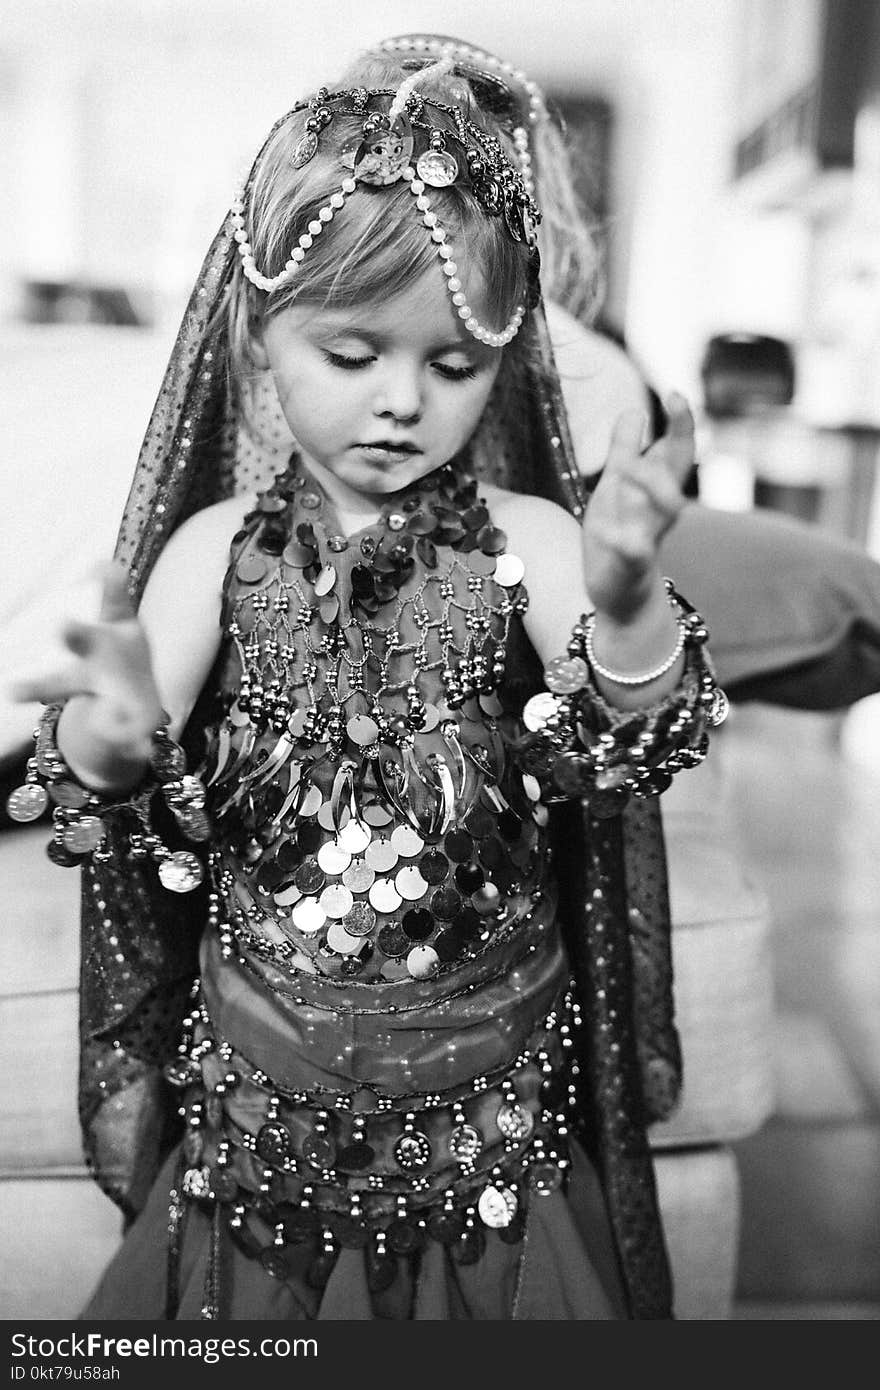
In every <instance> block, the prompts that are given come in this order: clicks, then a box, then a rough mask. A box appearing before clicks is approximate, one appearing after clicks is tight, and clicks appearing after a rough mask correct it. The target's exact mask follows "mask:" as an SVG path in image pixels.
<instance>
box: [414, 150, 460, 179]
mask: <svg viewBox="0 0 880 1390" xmlns="http://www.w3.org/2000/svg"><path fill="white" fill-rule="evenodd" d="M416 173H417V174H418V176H419V178H420V179H421V180H422V183H426V184H427V185H428V187H429V188H448V187H449V185H450V184H452V183H455V180H456V179H457V178H458V161H457V160H456V159H455V158H454V157H453V155H451V154H449V152H448V151H447V150H425V152H424V154H420V155H419V158H418V161H417V163H416Z"/></svg>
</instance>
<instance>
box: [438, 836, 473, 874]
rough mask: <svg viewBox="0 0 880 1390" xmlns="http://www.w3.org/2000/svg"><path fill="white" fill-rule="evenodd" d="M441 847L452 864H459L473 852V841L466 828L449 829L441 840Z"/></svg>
mask: <svg viewBox="0 0 880 1390" xmlns="http://www.w3.org/2000/svg"><path fill="white" fill-rule="evenodd" d="M443 848H444V849H445V850H446V853H447V854H448V855H449V858H450V859H451V860H452V862H453V864H460V863H462V862H463V861H464V860H466V859H470V857H471V855H472V854H473V852H474V842H473V839H472V838H471V836H470V835H469V834H468V832H467V831H466V830H450V831H449V833H448V834H447V836H446V838H445V839H444V841H443ZM478 886H479V885H478Z"/></svg>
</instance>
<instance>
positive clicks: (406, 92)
mask: <svg viewBox="0 0 880 1390" xmlns="http://www.w3.org/2000/svg"><path fill="white" fill-rule="evenodd" d="M383 46H384V45H383ZM459 47H460V46H459ZM433 56H434V55H433V53H432V54H431V57H432V58H433ZM454 63H455V55H454V54H453V53H451V52H450V53H441V54H438V55H437V61H436V62H431V63H430V64H429V65H428V66H425V67H421V68H419V69H418V70H417V71H415V72H413V73H411V74H410V76H409V77H407V78H406V79H405V80H404V81H403V82H402V83H401V85H400V87H398V89H397V91H396V92H393V93H391V92H387V91H367V90H366V89H364V88H356V89H354V90H351V91H345V92H337V93H334V94H332V95H331V93H329V92H328V91H327V90H326V88H322V89H321V90H320V91H319V92H318V93H317V94H316V96H315V97H314V98H313V99H312V100H311V101H310V102H309V103H308V105H309V108H310V110H311V113H312V114H311V116H310V117H309V119H308V120H307V122H306V130H305V133H304V135H303V137H302V138H301V139H300V141H299V143H298V144H297V146H296V149H295V150H294V154H293V162H294V164H295V165H296V166H297V167H302V166H303V165H305V164H307V163H308V161H309V160H310V159H311V158H312V157H313V155H314V153H315V151H316V150H317V147H318V135H319V133H320V131H321V129H323V127H324V126H326V125H328V124H329V123H330V120H331V119H332V114H333V113H332V110H331V103H332V104H336V105H337V108H338V110H339V111H340V112H341V113H342V114H346V115H348V114H357V115H359V116H365V120H364V123H363V136H364V139H363V143H362V144H361V146H360V148H359V149H358V151H357V153H356V154H355V155H354V157H353V161H352V172H351V174H350V175H349V176H347V177H345V178H343V179H342V181H341V183H340V186H339V188H338V190H337V191H336V192H335V193H333V194H331V196H330V198H329V200H328V202H327V203H326V204H325V205H324V206H323V207H321V208H319V209H318V211H317V213H316V214H315V216H314V218H313V219H312V220H311V221H310V222H309V223H308V225H307V228H306V230H305V232H303V233H302V235H301V236H300V237H299V240H298V242H297V244H296V246H295V247H294V248H293V250H292V251H291V253H290V255H289V257H288V259H287V261H286V263H285V265H284V266H283V268H282V269H281V270H280V271H279V272H278V274H277V275H271V276H270V275H265V274H263V273H262V272H261V271H260V270H259V269H258V267H257V264H256V261H255V259H254V254H253V249H252V247H251V244H250V241H249V240H248V233H247V224H246V216H247V194H248V189H247V185H246V186H245V188H244V190H243V191H242V192H241V194H240V195H239V196H237V197H236V198H235V200H234V201H233V204H232V213H231V216H232V223H233V227H234V236H235V240H236V242H237V243H238V253H239V256H240V257H241V268H242V272H243V274H244V275H245V276H246V278H247V279H248V280H249V281H250V283H251V284H252V285H255V286H256V288H257V289H260V290H263V291H265V292H267V293H270V292H271V291H272V290H275V289H278V288H280V287H281V286H282V285H284V284H286V283H288V282H289V281H290V280H291V279H293V277H294V276H296V274H297V273H298V271H299V268H300V266H301V265H302V263H303V261H304V260H305V257H306V254H307V252H308V251H309V250H310V248H311V247H312V246H313V245H314V242H315V239H316V238H317V237H319V236H321V235H322V233H323V232H324V229H325V228H326V227H327V226H328V225H329V223H330V222H332V221H333V219H334V217H335V216H336V214H337V213H338V212H339V211H340V210H341V209H342V208H343V207H344V205H345V202H346V199H347V198H349V197H350V196H351V194H352V193H354V192H355V191H356V189H357V187H358V184H359V183H365V184H369V185H372V186H374V187H375V186H379V187H386V186H389V185H391V184H393V183H397V182H398V181H400V180H403V181H405V182H406V183H407V184H408V185H409V190H410V192H411V193H412V195H413V198H414V201H415V207H416V209H417V211H418V212H419V213H420V214H421V218H422V222H423V223H424V226H425V228H426V230H427V232H428V234H429V236H430V238H431V240H432V241H433V242H434V243H436V247H437V255H438V258H439V260H440V262H441V266H442V270H443V275H444V277H445V282H446V288H447V291H448V293H449V295H450V297H451V299H452V303H453V305H454V307H455V310H456V314H457V315H458V317H459V318H460V319H461V321H462V324H463V325H464V327H465V328H466V329H467V331H468V332H469V333H470V334H471V335H472V336H473V337H474V338H476V339H478V341H480V342H482V343H485V344H487V345H488V346H489V347H504V346H505V345H506V344H507V343H509V342H510V341H511V339H512V338H514V337H515V336H516V334H517V332H518V331H519V328H520V325H521V323H522V321H523V319H524V318H525V313H526V305H525V304H521V305H519V306H518V307H517V309H516V310H515V311H514V313H513V314H512V315H511V317H510V320H509V321H508V323H507V324H506V325H505V327H504V328H503V329H501V330H500V331H495V330H493V329H490V328H486V327H485V326H484V325H483V324H481V323H480V321H479V320H478V318H477V317H476V315H475V313H474V312H473V309H472V308H471V306H470V305H469V304H468V302H467V297H466V295H465V292H464V289H463V287H462V282H461V279H460V278H459V274H458V266H457V264H456V262H455V258H454V254H453V249H452V246H451V245H450V242H449V237H448V234H447V232H446V230H445V229H444V228H443V227H442V226H441V225H440V220H439V217H438V215H437V213H436V212H434V211H433V210H432V207H431V202H430V198H429V195H428V192H427V189H428V188H430V187H434V188H445V187H448V186H449V185H450V184H452V183H454V182H455V181H456V179H458V178H459V177H460V168H459V161H458V159H456V157H455V155H454V154H452V153H451V152H450V151H449V149H448V148H447V144H448V143H453V144H455V145H457V146H459V147H460V149H461V152H462V154H463V157H464V160H465V162H466V165H467V173H468V176H469V178H470V186H471V191H472V193H473V194H474V196H475V198H476V199H477V201H478V202H479V203H480V205H481V206H482V207H483V208H484V210H485V211H486V213H487V215H489V216H493V217H500V218H502V219H503V223H504V225H505V228H506V230H507V232H508V233H509V235H510V236H511V237H512V238H513V239H514V240H515V241H520V242H525V243H526V245H527V246H528V248H529V255H530V258H531V263H532V268H533V269H534V271H535V274H536V271H537V262H538V251H537V240H536V233H535V228H536V225H537V223H538V222H539V221H540V217H541V214H540V212H539V210H538V208H537V206H536V204H535V201H534V196H533V192H532V187H531V178H530V176H529V169H528V163H527V162H526V163H525V164H524V162H523V152H524V150H525V152H526V158H527V136H526V135H525V132H522V133H520V132H515V133H514V135H513V139H514V145H515V147H516V149H517V152H518V158H519V163H520V169H519V170H516V169H514V167H513V165H511V163H510V161H509V160H508V159H507V157H506V155H505V154H504V151H503V149H502V146H501V144H500V142H499V141H498V140H496V139H495V137H494V136H492V135H490V134H489V133H488V132H486V131H484V130H482V129H481V128H480V127H478V126H476V125H475V124H474V123H473V122H471V121H468V120H466V118H465V117H464V115H463V114H462V112H461V111H460V110H459V109H458V108H456V107H453V106H448V105H446V104H445V103H443V102H440V101H435V100H430V101H429V100H428V99H427V98H424V97H423V96H422V95H421V93H419V92H418V91H417V90H416V88H417V86H418V85H419V83H421V82H422V81H423V80H424V78H425V77H426V76H427V75H428V74H431V75H437V74H439V73H445V72H449V71H451V70H453V68H454ZM388 96H391V98H392V100H391V103H390V106H389V107H388V110H387V112H386V111H384V110H382V109H376V108H375V107H374V108H373V109H372V110H370V109H369V103H370V101H371V100H374V99H376V98H386V97H388ZM346 102H348V103H351V105H349V106H346V105H345V103H346ZM431 108H433V109H434V110H436V111H442V112H443V113H445V114H446V115H447V116H448V117H451V119H452V122H453V124H454V127H455V128H454V130H449V129H443V130H441V129H438V128H437V127H436V126H435V125H432V124H431V123H430V121H429V120H428V119H426V118H427V117H428V116H429V115H430V110H431ZM296 110H302V107H297V108H296ZM417 130H419V131H428V132H430V137H429V140H428V143H427V145H426V148H425V149H423V150H422V152H421V154H419V155H418V157H415V154H414V133H415V132H416V131H417ZM520 134H521V135H523V136H525V139H524V140H523V139H522V138H520V139H519V140H518V139H517V136H518V135H520Z"/></svg>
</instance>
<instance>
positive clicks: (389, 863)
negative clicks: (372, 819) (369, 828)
mask: <svg viewBox="0 0 880 1390" xmlns="http://www.w3.org/2000/svg"><path fill="white" fill-rule="evenodd" d="M364 858H365V859H366V861H367V863H368V864H369V866H370V868H371V869H374V870H375V871H376V873H377V874H387V873H388V871H389V870H390V869H393V868H394V866H395V864H396V863H397V850H396V849H395V848H394V846H393V844H392V843H391V841H390V840H386V839H385V838H384V837H383V836H381V835H379V836H377V837H376V839H375V840H372V841H371V842H370V844H369V845H367V848H366V850H365V852H364Z"/></svg>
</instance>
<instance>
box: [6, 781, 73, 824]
mask: <svg viewBox="0 0 880 1390" xmlns="http://www.w3.org/2000/svg"><path fill="white" fill-rule="evenodd" d="M59 804H61V803H59ZM48 805H49V796H48V793H47V791H46V789H45V787H41V786H40V784H39V782H25V784H24V785H23V786H21V787H16V789H15V791H14V792H11V793H10V794H9V796H8V797H7V799H6V809H7V811H8V812H9V816H10V818H11V819H12V820H14V821H17V822H18V823H19V825H26V824H27V823H28V822H29V821H32V820H39V818H40V816H41V815H42V814H43V812H44V811H45V809H46V807H47V806H48Z"/></svg>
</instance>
